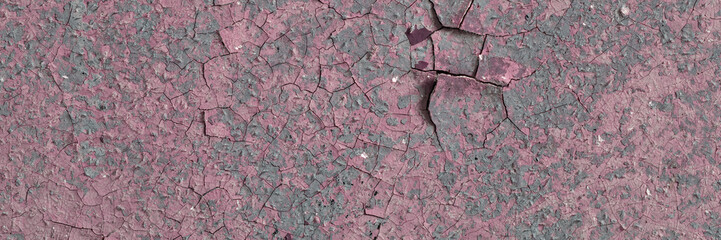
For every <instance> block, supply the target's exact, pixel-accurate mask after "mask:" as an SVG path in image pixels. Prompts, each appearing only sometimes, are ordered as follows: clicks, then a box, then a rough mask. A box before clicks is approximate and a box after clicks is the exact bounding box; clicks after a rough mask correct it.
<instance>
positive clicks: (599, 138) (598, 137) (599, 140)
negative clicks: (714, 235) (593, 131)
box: [596, 135, 606, 144]
mask: <svg viewBox="0 0 721 240" xmlns="http://www.w3.org/2000/svg"><path fill="white" fill-rule="evenodd" d="M596 137H597V139H598V144H601V143H602V142H604V141H606V140H603V138H602V137H601V135H598V136H596Z"/></svg>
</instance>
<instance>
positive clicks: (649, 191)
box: [646, 188, 651, 196]
mask: <svg viewBox="0 0 721 240" xmlns="http://www.w3.org/2000/svg"><path fill="white" fill-rule="evenodd" d="M646 195H649V196H651V190H649V189H648V188H646Z"/></svg>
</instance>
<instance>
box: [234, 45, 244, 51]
mask: <svg viewBox="0 0 721 240" xmlns="http://www.w3.org/2000/svg"><path fill="white" fill-rule="evenodd" d="M241 48H243V45H238V46H235V50H239V49H241Z"/></svg>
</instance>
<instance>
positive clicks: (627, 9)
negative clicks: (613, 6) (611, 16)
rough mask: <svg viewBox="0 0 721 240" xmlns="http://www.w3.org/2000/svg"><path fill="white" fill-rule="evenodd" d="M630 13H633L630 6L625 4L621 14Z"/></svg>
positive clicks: (626, 14)
mask: <svg viewBox="0 0 721 240" xmlns="http://www.w3.org/2000/svg"><path fill="white" fill-rule="evenodd" d="M630 13H631V9H630V8H628V6H626V5H623V6H622V7H621V14H623V16H628V14H630Z"/></svg>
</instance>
